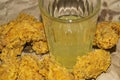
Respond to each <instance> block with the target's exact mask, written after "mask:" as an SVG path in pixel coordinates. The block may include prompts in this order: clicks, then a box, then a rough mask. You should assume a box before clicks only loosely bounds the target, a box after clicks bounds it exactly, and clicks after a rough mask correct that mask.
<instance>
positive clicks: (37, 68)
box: [0, 54, 74, 80]
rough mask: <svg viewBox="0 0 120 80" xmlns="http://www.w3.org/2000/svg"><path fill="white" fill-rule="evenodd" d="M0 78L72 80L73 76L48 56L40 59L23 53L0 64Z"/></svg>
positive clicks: (5, 79) (10, 79)
mask: <svg viewBox="0 0 120 80" xmlns="http://www.w3.org/2000/svg"><path fill="white" fill-rule="evenodd" d="M0 80H74V77H73V75H72V74H71V73H69V72H68V71H67V69H66V68H63V67H61V66H59V65H58V64H57V63H56V62H55V61H53V59H52V58H50V57H49V56H46V57H45V58H42V59H40V58H39V57H38V56H36V55H34V54H24V55H22V56H21V57H19V58H16V59H13V58H12V57H11V58H8V59H6V60H5V63H2V65H0Z"/></svg>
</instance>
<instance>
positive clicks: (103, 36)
mask: <svg viewBox="0 0 120 80" xmlns="http://www.w3.org/2000/svg"><path fill="white" fill-rule="evenodd" d="M119 37H120V23H118V22H101V23H99V24H98V25H97V30H96V33H95V39H94V46H97V47H98V48H99V49H94V50H93V51H92V52H89V53H88V54H86V55H84V56H78V59H77V61H76V64H75V65H74V67H73V70H72V71H68V70H67V69H66V68H64V67H63V66H61V65H60V64H59V63H57V62H56V61H55V60H54V59H53V57H51V56H50V55H49V53H48V51H49V50H48V46H47V40H46V37H45V33H44V26H43V24H42V22H39V21H37V19H35V18H34V17H33V16H31V15H28V14H24V13H23V14H20V15H19V16H18V17H17V18H16V19H15V20H13V21H10V22H9V23H8V24H4V25H1V26H0V80H86V79H96V78H97V77H98V76H99V75H100V74H102V73H103V72H106V71H107V69H108V68H109V66H110V64H111V56H110V52H109V51H108V50H107V49H111V48H112V47H114V46H115V45H116V44H117V41H118V39H119ZM29 47H30V48H29ZM26 48H28V49H27V50H28V52H29V53H25V50H26Z"/></svg>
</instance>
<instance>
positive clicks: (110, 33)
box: [94, 22, 119, 49]
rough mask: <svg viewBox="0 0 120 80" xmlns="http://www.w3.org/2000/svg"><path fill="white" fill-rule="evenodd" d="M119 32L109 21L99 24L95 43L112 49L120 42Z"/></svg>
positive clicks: (103, 47)
mask: <svg viewBox="0 0 120 80" xmlns="http://www.w3.org/2000/svg"><path fill="white" fill-rule="evenodd" d="M118 39H119V38H118V34H116V32H115V31H114V30H113V29H112V28H111V27H110V25H109V23H108V22H101V23H99V24H98V25H97V30H96V34H95V39H94V44H95V45H97V46H98V47H99V48H102V49H110V48H112V47H114V46H115V45H116V44H117V42H118Z"/></svg>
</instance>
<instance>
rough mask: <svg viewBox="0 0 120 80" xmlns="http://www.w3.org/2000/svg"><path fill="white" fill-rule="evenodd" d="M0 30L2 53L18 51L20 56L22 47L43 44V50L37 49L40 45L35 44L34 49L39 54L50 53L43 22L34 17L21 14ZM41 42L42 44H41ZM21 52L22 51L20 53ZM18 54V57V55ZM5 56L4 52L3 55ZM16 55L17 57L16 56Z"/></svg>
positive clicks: (0, 48) (0, 49)
mask: <svg viewBox="0 0 120 80" xmlns="http://www.w3.org/2000/svg"><path fill="white" fill-rule="evenodd" d="M1 27H2V28H0V31H1V32H0V51H1V52H2V50H3V49H4V48H5V49H4V50H7V49H8V50H7V51H9V50H10V49H11V50H16V48H17V49H18V48H19V49H18V51H17V54H20V53H21V51H22V49H21V48H22V47H24V46H25V44H26V43H32V42H34V43H36V42H37V43H41V42H42V41H43V43H44V46H43V44H39V46H40V45H42V48H38V47H37V48H35V47H36V46H38V45H36V44H35V45H34V44H33V46H34V47H33V48H34V49H35V51H36V52H37V53H46V52H47V51H48V48H47V42H46V38H45V34H44V27H43V24H42V23H41V22H38V21H37V20H36V19H35V18H34V17H33V16H30V15H27V14H20V15H19V16H18V17H17V18H16V19H15V20H13V21H11V22H10V23H8V24H4V25H2V26H1ZM39 41H40V42H39ZM20 50H21V51H20ZM17 54H16V55H17ZM2 55H4V52H3V53H2ZM16 55H15V56H16Z"/></svg>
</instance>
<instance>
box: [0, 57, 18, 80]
mask: <svg viewBox="0 0 120 80" xmlns="http://www.w3.org/2000/svg"><path fill="white" fill-rule="evenodd" d="M18 66H19V62H18V60H17V59H16V58H12V57H8V58H6V60H5V61H4V62H2V63H1V64H0V80H16V79H17V72H18Z"/></svg>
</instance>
